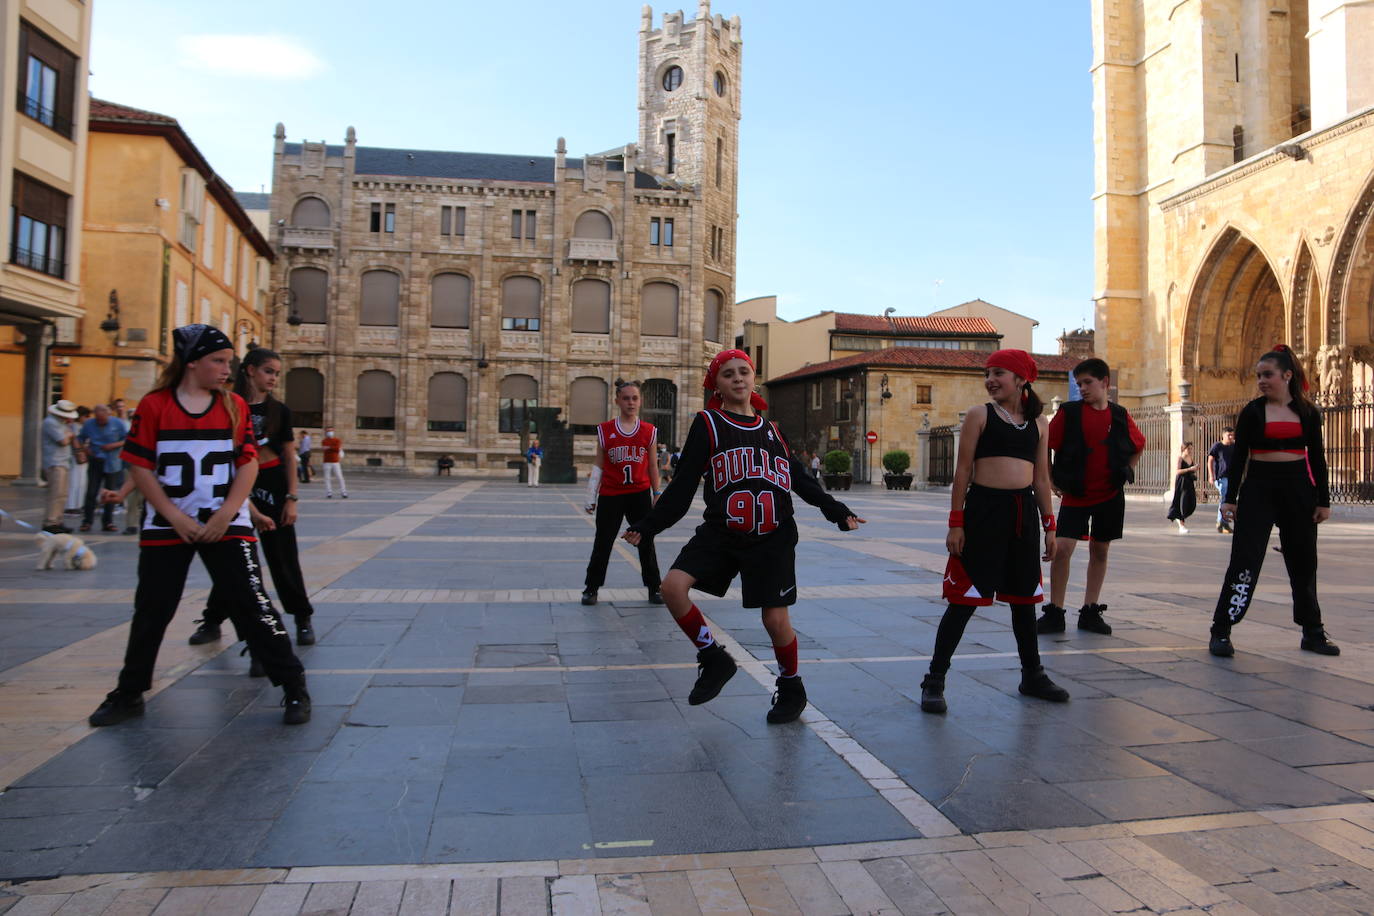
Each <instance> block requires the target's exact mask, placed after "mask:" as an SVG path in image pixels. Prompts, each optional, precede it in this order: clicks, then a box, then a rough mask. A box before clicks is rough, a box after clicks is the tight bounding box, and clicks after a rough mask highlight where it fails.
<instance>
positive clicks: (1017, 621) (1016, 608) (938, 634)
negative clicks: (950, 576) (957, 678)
mask: <svg viewBox="0 0 1374 916" xmlns="http://www.w3.org/2000/svg"><path fill="white" fill-rule="evenodd" d="M975 610H977V608H975V607H973V606H972V605H969V604H951V605H950V606H949V607H947V608H945V616H943V617H941V618H940V628H939V629H938V630H936V631H935V652H934V655H933V656H932V658H931V659H930V673H931V674H939V675H943V674H944V673H945V672H947V671H949V661H950V659H951V658H953V657H954V650H955V649H956V648H958V646H959V640H961V639H963V637H964V627H966V626H968V622H969V620H970V619H972V617H973V612H974V611H975ZM1011 631H1012V633H1013V634H1014V635H1015V636H1016V652H1017V654H1018V655H1020V656H1021V670H1022V671H1026V672H1034V671H1037V670H1039V668H1040V644H1039V643H1038V642H1037V641H1036V637H1035V605H1033V604H1013V605H1012V606H1011Z"/></svg>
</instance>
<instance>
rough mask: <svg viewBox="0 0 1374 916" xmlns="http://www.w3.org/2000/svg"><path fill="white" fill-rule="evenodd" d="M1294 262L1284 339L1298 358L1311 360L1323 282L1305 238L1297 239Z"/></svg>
mask: <svg viewBox="0 0 1374 916" xmlns="http://www.w3.org/2000/svg"><path fill="white" fill-rule="evenodd" d="M1293 263H1294V265H1295V266H1294V268H1293V295H1292V296H1291V298H1290V299H1289V302H1290V304H1291V307H1290V309H1289V313H1288V336H1287V341H1288V343H1289V345H1291V346H1292V347H1293V349H1294V350H1295V351H1297V354H1298V356H1299V357H1300V358H1301V359H1303V360H1305V361H1308V362H1309V363H1310V360H1311V359H1312V356H1313V354H1314V353H1315V352H1316V350H1317V347H1319V346H1321V340H1322V335H1321V327H1322V325H1321V310H1322V282H1321V278H1320V277H1318V276H1317V265H1316V260H1315V259H1314V258H1313V257H1312V246H1311V245H1309V244H1308V241H1307V239H1306V238H1303V239H1302V240H1300V241H1299V242H1298V255H1297V257H1296V258H1295V259H1294V261H1293Z"/></svg>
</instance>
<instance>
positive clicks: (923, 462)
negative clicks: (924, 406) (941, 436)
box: [912, 413, 930, 490]
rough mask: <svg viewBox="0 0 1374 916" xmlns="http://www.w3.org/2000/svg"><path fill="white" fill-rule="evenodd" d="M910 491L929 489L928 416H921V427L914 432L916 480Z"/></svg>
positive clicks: (926, 414)
mask: <svg viewBox="0 0 1374 916" xmlns="http://www.w3.org/2000/svg"><path fill="white" fill-rule="evenodd" d="M912 484H913V486H912V489H916V490H929V489H930V414H928V413H925V414H921V427H920V429H918V430H916V479H915V480H914V481H912Z"/></svg>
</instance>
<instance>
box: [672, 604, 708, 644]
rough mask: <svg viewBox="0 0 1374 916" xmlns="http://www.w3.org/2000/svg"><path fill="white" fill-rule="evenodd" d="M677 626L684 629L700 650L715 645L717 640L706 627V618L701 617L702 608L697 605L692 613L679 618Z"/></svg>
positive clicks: (693, 607) (693, 606)
mask: <svg viewBox="0 0 1374 916" xmlns="http://www.w3.org/2000/svg"><path fill="white" fill-rule="evenodd" d="M677 625H678V626H680V627H682V632H684V633H686V634H687V638H688V639H690V640H692V642H694V643H696V644H697V648H698V649H705V648H706V647H707V646H711V645H715V642H716V640H715V637H714V636H712V635H711V628H710V627H709V626H707V625H706V618H705V617H703V616H701V608H699V607H697V606H696V605H695V604H694V605H692V609H691V610H690V611H688V612H687V613H686V614H683V615H682V616H681V617H678V618H677Z"/></svg>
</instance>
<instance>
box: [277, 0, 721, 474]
mask: <svg viewBox="0 0 1374 916" xmlns="http://www.w3.org/2000/svg"><path fill="white" fill-rule="evenodd" d="M639 49H640V50H639V68H638V70H639V77H638V78H639V106H638V107H639V136H638V138H637V139H636V142H633V143H629V144H626V145H624V146H621V147H617V148H615V149H612V150H610V151H607V152H601V153H594V154H590V155H586V156H583V157H581V158H573V157H570V156H569V155H568V154H567V150H566V149H565V144H564V143H563V141H562V139H559V140H558V142H557V144H556V146H555V148H554V155H553V156H529V155H518V156H516V155H498V154H492V153H466V152H436V151H430V150H418V149H403V148H394V147H373V146H363V145H360V144H359V143H358V139H357V135H356V134H355V132H354V130H353V128H351V127H350V128H348V130H347V132H346V134H345V137H344V142H343V143H342V144H341V145H333V144H325V143H313V142H302V143H288V142H287V140H286V131H285V129H284V128H283V127H282V126H281V125H278V127H277V132H276V145H275V151H274V156H275V162H274V169H273V181H272V196H271V219H272V226H271V232H272V235H271V241H272V243H273V245H274V247H275V249H276V251H277V252H278V260H277V262H276V265H275V269H274V282H273V288H274V291H275V292H274V297H273V299H274V301H273V317H272V321H271V337H270V339H269V342H270V343H271V344H273V345H274V346H275V348H276V349H278V350H279V351H280V352H281V354H282V356H283V358H284V360H285V363H286V368H287V374H286V384H285V396H286V400H287V402H288V404H289V405H290V406H291V408H292V410H293V412H294V413H295V415H296V417H297V422H298V425H301V426H303V427H305V428H313V429H318V428H319V427H320V426H322V425H325V424H330V425H333V426H335V427H336V428H337V429H338V430H339V433H340V436H341V437H342V438H343V439H344V441H345V454H346V456H347V457H346V458H345V461H346V462H347V463H352V464H363V463H366V464H369V465H374V466H375V465H380V466H383V467H403V468H408V469H411V470H413V471H416V472H426V473H428V472H431V471H432V469H433V467H434V461H435V459H436V458H437V457H439V456H441V455H444V454H450V455H453V456H454V458H455V459H456V462H457V464H456V466H457V468H458V470H459V472H461V473H470V474H471V473H477V474H485V473H499V474H508V473H510V472H509V470H508V469H507V462H509V461H511V460H512V459H516V458H518V456H519V451H520V447H521V434H522V432H527V431H528V426H529V423H528V418H529V415H528V413H527V411H528V410H529V409H530V408H532V407H549V406H554V407H559V408H561V409H562V413H561V415H560V419H562V420H563V421H565V422H567V423H569V424H571V426H572V428H573V430H574V432H575V433H578V434H582V435H579V437H578V439H577V442H578V445H577V457H578V460H579V461H581V462H583V463H585V462H586V461H587V460H588V459H589V458H590V455H591V451H592V447H593V444H594V442H593V440H592V438H591V436H590V433H591V432H592V431H593V427H594V425H595V424H596V423H599V422H601V421H603V420H605V419H607V418H608V417H609V416H610V405H611V397H612V394H613V388H612V385H613V383H614V381H615V380H616V379H617V378H625V379H639V380H643V382H644V384H643V394H644V399H645V407H644V412H643V413H644V416H645V418H646V419H648V420H649V421H651V422H653V423H655V424H656V425H658V426H659V427H660V430H661V436H660V438H661V440H662V441H664V442H666V443H671V444H680V442H681V438H682V436H683V435H685V432H686V429H687V425H688V423H689V421H690V418H691V413H692V412H693V411H694V410H698V409H700V407H701V406H702V403H703V400H702V394H701V373H702V371H703V369H704V367H705V365H706V363H707V362H708V361H709V359H710V357H711V356H713V355H714V354H715V353H716V352H717V351H718V350H719V349H720V348H721V347H722V346H725V345H728V344H729V343H730V341H731V335H730V329H731V328H732V326H733V325H732V322H731V314H730V313H731V305H732V303H733V301H734V288H735V210H736V200H737V189H736V177H737V174H738V171H737V162H738V151H739V130H738V124H739V117H740V74H741V68H740V61H741V52H742V45H741V41H740V22H739V19H738V18H734V19H728V20H727V19H724V18H722V17H721V16H719V15H713V14H712V13H711V11H710V4H709V2H706V0H703V2H701V3H700V5H699V7H698V11H697V15H696V18H694V19H685V18H684V17H683V15H682V14H681V13H678V12H671V13H667V14H665V15H664V16H663V17H662V21H661V24H658V25H657V26H656V25H655V22H654V18H653V14H652V11H651V10H650V9H649V8H648V7H645V8H644V13H643V18H642V21H641V25H640V33H639Z"/></svg>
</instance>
